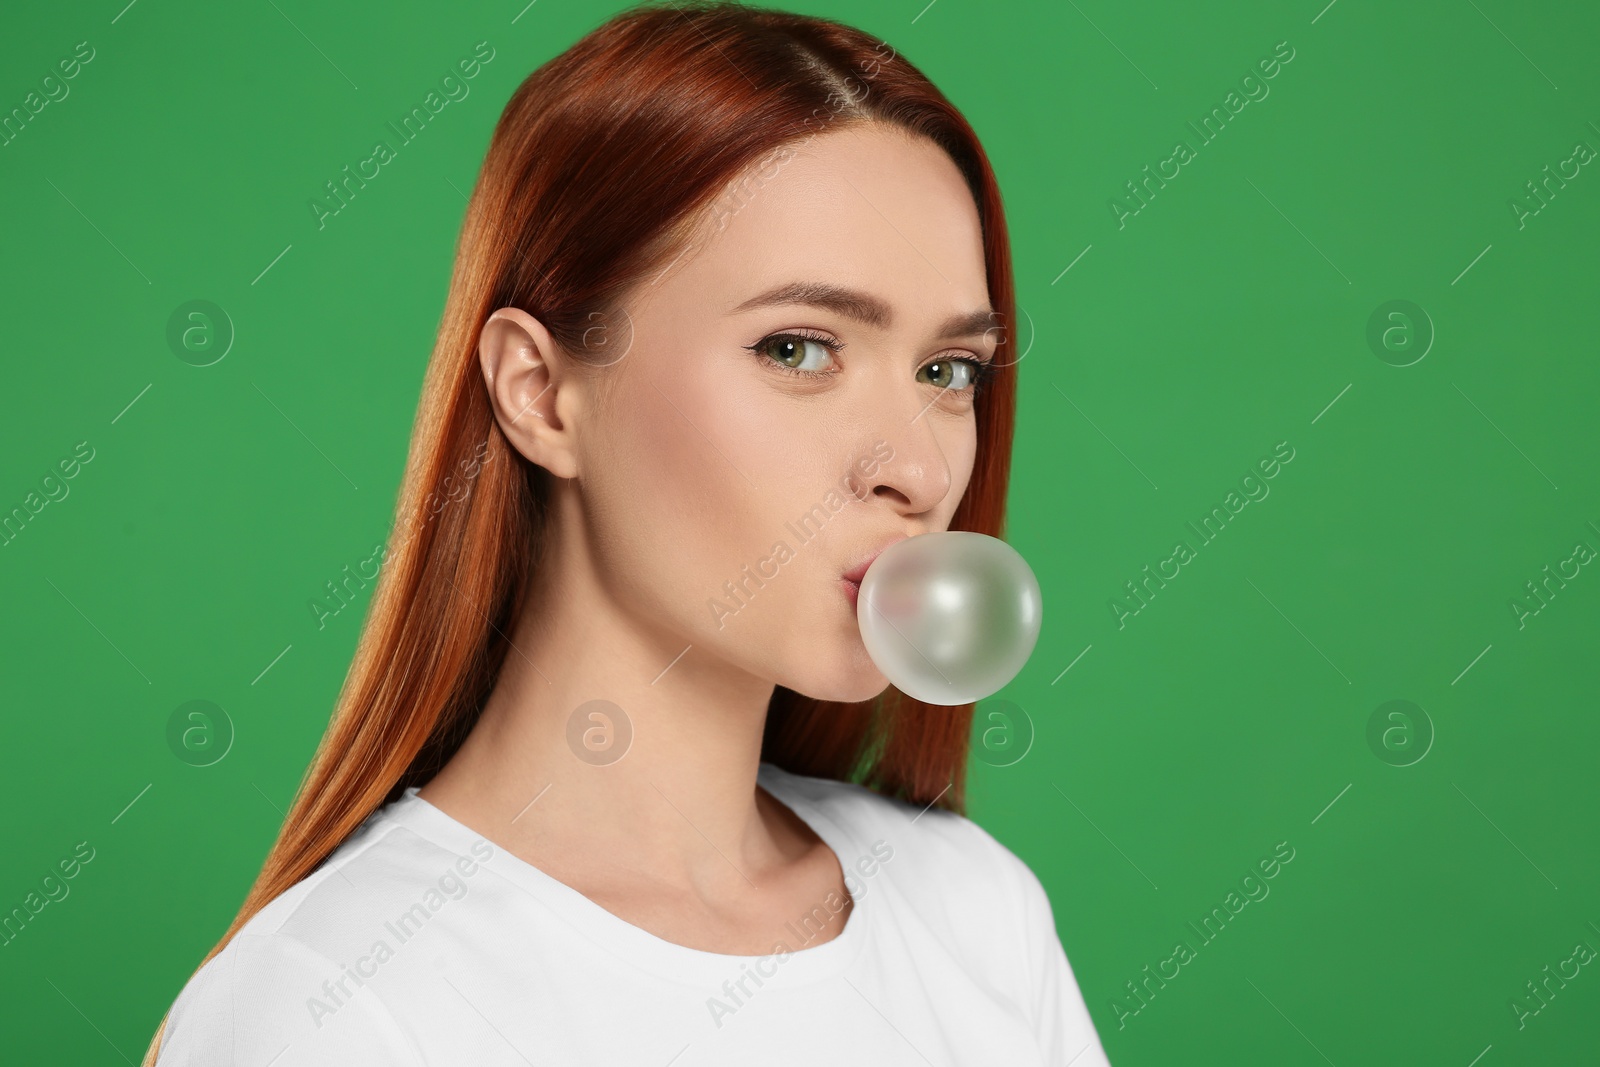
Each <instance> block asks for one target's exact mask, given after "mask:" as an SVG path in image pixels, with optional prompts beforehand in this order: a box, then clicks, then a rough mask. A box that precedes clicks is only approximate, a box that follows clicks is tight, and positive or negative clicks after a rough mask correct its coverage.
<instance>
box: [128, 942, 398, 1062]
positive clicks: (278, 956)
mask: <svg viewBox="0 0 1600 1067" xmlns="http://www.w3.org/2000/svg"><path fill="white" fill-rule="evenodd" d="M269 1063H270V1064H271V1065H272V1067H334V1065H338V1067H380V1065H381V1067H390V1065H406V1067H423V1064H422V1060H421V1058H420V1057H419V1056H418V1055H417V1053H416V1051H415V1049H414V1048H413V1047H412V1046H411V1044H410V1043H409V1042H408V1041H407V1040H406V1038H405V1036H404V1033H403V1032H402V1030H401V1028H400V1026H399V1024H398V1023H397V1022H396V1021H395V1019H394V1016H393V1015H391V1014H390V1013H389V1010H388V1008H386V1007H385V1006H384V1004H383V1002H382V1001H381V1000H380V999H379V998H378V995H377V993H376V991H375V990H373V989H371V988H364V987H362V986H361V985H360V984H359V982H358V981H357V980H356V979H353V978H352V977H351V976H350V972H349V970H348V969H347V968H344V967H341V966H340V965H339V964H337V963H335V962H333V961H332V960H329V959H328V958H327V957H325V956H323V955H321V954H320V953H318V952H316V951H314V950H313V949H311V948H310V947H309V946H307V945H305V944H303V943H302V942H300V941H297V940H295V939H294V938H291V937H286V936H283V935H256V934H238V935H235V937H234V938H233V940H232V941H230V942H229V943H228V945H227V947H226V948H224V949H223V950H222V951H221V952H219V953H217V955H216V956H214V957H212V958H211V959H210V960H208V961H207V962H206V965H205V966H204V967H202V968H201V969H200V971H199V972H198V973H196V974H195V975H194V976H193V977H192V978H190V979H189V982H188V984H187V985H185V986H184V987H183V991H182V992H181V993H179V995H178V998H177V1000H176V1001H174V1002H173V1005H172V1010H171V1011H170V1012H169V1013H168V1015H167V1023H166V1028H165V1030H164V1031H163V1033H162V1038H161V1049H160V1052H159V1054H158V1056H157V1058H156V1067H227V1065H232V1067H267V1065H268V1064H269Z"/></svg>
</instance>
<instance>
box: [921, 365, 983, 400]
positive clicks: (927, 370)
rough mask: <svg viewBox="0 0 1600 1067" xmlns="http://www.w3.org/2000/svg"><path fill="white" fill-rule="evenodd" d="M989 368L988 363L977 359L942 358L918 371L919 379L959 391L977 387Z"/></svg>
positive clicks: (942, 387)
mask: <svg viewBox="0 0 1600 1067" xmlns="http://www.w3.org/2000/svg"><path fill="white" fill-rule="evenodd" d="M988 370H989V365H988V363H985V362H982V361H979V360H976V359H941V360H938V361H936V362H933V363H929V364H927V365H925V366H924V367H922V369H920V370H919V371H917V380H918V381H919V382H926V383H927V384H929V385H937V386H939V387H940V388H941V389H946V390H949V391H950V392H952V393H959V392H962V391H964V390H966V389H968V388H973V387H976V386H977V384H978V383H979V381H981V380H982V379H983V377H984V375H985V373H986V372H987V371H988Z"/></svg>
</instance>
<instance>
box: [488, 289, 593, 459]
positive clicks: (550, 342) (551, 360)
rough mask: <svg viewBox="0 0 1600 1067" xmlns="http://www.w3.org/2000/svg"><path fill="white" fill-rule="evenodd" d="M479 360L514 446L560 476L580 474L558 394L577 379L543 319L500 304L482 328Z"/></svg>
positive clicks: (501, 422)
mask: <svg viewBox="0 0 1600 1067" xmlns="http://www.w3.org/2000/svg"><path fill="white" fill-rule="evenodd" d="M478 363H479V366H480V368H481V369H482V371H483V380H484V385H485V387H486V388H487V390H488V397H489V405H490V408H491V410H492V411H493V413H494V418H495V422H496V423H498V424H499V426H500V432H501V433H502V434H504V435H505V438H506V440H507V441H508V442H509V443H510V444H511V447H513V448H515V449H516V450H517V451H518V452H519V453H520V454H521V455H522V456H523V457H524V458H526V459H527V460H529V461H530V462H532V463H536V464H538V465H539V466H541V467H544V468H545V469H546V470H548V471H550V473H551V474H554V475H556V476H557V477H560V478H572V477H576V476H577V462H576V455H575V451H574V448H573V440H572V434H571V429H570V427H569V426H568V425H567V424H566V423H565V422H564V421H563V420H562V419H561V418H560V417H559V416H558V415H557V413H556V398H557V396H558V395H560V394H561V393H562V392H563V391H564V390H567V389H570V388H572V383H571V382H570V381H569V380H568V379H567V377H566V375H565V370H566V367H565V364H564V362H563V359H562V355H561V352H560V349H559V347H558V346H557V345H556V344H555V341H554V339H553V338H552V337H551V336H550V332H549V331H548V330H546V329H545V327H544V324H543V323H541V322H539V320H538V319H536V318H534V317H533V316H532V315H529V314H528V313H527V312H525V311H523V310H521V309H520V308H500V309H498V310H496V311H495V312H494V313H493V314H491V315H490V316H489V318H488V320H487V321H486V322H485V323H484V325H483V329H482V330H481V331H480V332H479V335H478ZM569 399H570V398H569ZM563 406H564V407H569V406H570V405H569V404H564V405H563Z"/></svg>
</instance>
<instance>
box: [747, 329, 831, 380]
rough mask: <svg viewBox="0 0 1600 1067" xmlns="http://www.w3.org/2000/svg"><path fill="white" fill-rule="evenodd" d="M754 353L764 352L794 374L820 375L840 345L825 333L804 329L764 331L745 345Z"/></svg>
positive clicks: (827, 366)
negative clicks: (763, 334) (825, 335)
mask: <svg viewBox="0 0 1600 1067" xmlns="http://www.w3.org/2000/svg"><path fill="white" fill-rule="evenodd" d="M745 347H746V348H748V349H749V350H750V351H752V352H754V353H755V354H756V355H757V356H766V357H768V358H770V359H771V360H772V361H773V362H774V363H776V364H778V368H779V369H780V370H785V371H789V372H790V373H794V374H806V375H822V374H827V373H829V368H830V367H831V366H832V365H833V362H834V360H833V354H834V353H835V352H837V351H839V349H841V348H843V347H844V345H843V344H842V343H840V342H838V341H835V340H832V339H831V338H828V337H823V336H820V335H816V334H812V333H809V332H807V331H804V330H790V331H785V332H783V333H773V334H768V335H767V336H765V337H763V338H762V339H761V340H759V341H757V342H756V343H755V344H753V345H746V346H745Z"/></svg>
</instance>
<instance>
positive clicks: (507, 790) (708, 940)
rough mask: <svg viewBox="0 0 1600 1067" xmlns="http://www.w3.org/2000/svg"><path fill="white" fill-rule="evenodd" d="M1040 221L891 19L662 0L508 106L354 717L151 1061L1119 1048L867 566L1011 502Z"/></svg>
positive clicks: (962, 712)
mask: <svg viewBox="0 0 1600 1067" xmlns="http://www.w3.org/2000/svg"><path fill="white" fill-rule="evenodd" d="M1009 257H1010V248H1009V244H1008V240H1007V236H1006V226H1005V219H1004V216H1003V214H1002V211H1001V200H1000V193H999V190H998V188H997V186H996V182H995V177H994V174H993V172H992V170H991V168H990V165H989V163H988V160H987V158H986V157H985V155H984V152H983V149H982V148H981V146H980V145H979V142H978V140H977V137H976V135H975V134H974V133H973V131H972V130H971V128H970V127H969V126H968V124H967V123H966V121H965V120H964V119H963V118H962V117H961V115H960V114H959V113H958V112H957V111H956V110H955V108H954V107H952V106H951V105H950V103H949V102H948V101H947V100H945V98H944V97H943V96H942V95H941V94H940V93H939V91H938V90H937V89H935V88H934V86H933V85H931V84H930V83H929V82H928V81H927V79H926V78H925V77H924V76H923V75H922V74H921V73H920V72H919V71H918V70H916V69H915V68H914V67H913V66H912V65H911V64H910V63H908V62H907V61H906V60H905V59H904V58H902V57H900V56H898V55H897V54H896V53H895V51H894V49H893V48H892V47H890V46H889V45H887V44H885V43H883V42H880V41H877V40H874V39H873V38H871V37H869V36H867V35H865V34H863V33H861V32H859V31H857V30H854V29H851V28H849V27H847V26H843V25H839V24H837V23H834V22H829V21H823V20H819V19H814V18H805V17H800V16H797V15H791V14H786V13H781V12H776V11H766V10H759V9H752V8H746V7H742V6H738V5H733V4H720V3H716V4H713V3H696V4H683V5H681V6H679V5H674V6H671V7H657V8H650V7H645V8H636V9H632V10H630V11H627V12H624V13H623V14H621V15H618V16H617V17H615V18H613V19H611V20H610V21H608V22H607V23H605V24H604V25H603V26H601V27H599V28H598V29H596V30H595V31H593V32H592V33H590V34H589V35H588V36H586V37H584V38H583V39H582V40H581V41H579V42H578V43H577V44H576V45H574V46H573V47H572V48H571V49H570V50H568V51H567V52H565V53H564V54H562V55H560V56H558V57H556V58H555V59H553V60H551V61H550V62H549V63H547V64H546V65H545V66H543V67H542V68H540V69H539V70H537V71H535V72H534V73H533V74H532V75H531V76H530V77H529V78H528V79H527V80H526V81H525V82H524V83H523V84H522V85H521V87H520V88H519V89H518V90H517V91H516V93H515V95H514V96H513V97H512V99H511V101H510V103H509V104H508V105H507V107H506V109H505V112H504V114H503V115H502V116H501V118H500V121H499V123H498V125H497V126H496V128H495V131H494V136H493V139H492V142H491V144H490V147H489V151H488V155H487V158H486V159H485V161H484V164H483V169H482V172H481V174H480V176H479V179H478V184H477V187H476V190H475V192H474V195H473V197H472V200H471V204H470V206H469V207H468V209H467V217H466V222H465V225H464V230H463V233H462V236H461V241H460V246H459V251H458V255H457V260H456V265H455V273H454V277H453V279H452V282H451V287H450V292H449V297H448V301H447V304H446V307H445V312H444V320H443V323H442V326H441V328H440V331H439V338H438V344H437V347H436V349H435V351H434V354H433V359H432V362H431V364H430V366H429V368H428V373H427V380H426V383H425V386H424V391H423V397H422V401H421V405H420V409H419V413H418V416H417V422H416V426H415V430H414V433H413V437H412V445H411V456H410V462H409V465H408V467H407V470H406V474H405V479H404V483H403V486H402V492H401V500H400V503H399V508H398V511H397V517H396V523H395V533H396V536H395V538H394V540H393V542H392V543H391V544H390V546H389V548H388V549H387V550H386V552H385V553H384V556H383V564H382V574H381V578H380V580H379V583H378V587H377V589H376V592H375V597H374V602H373V605H372V609H371V613H370V617H369V618H368V620H367V622H366V626H365V629H364V631H363V633H362V637H361V641H360V645H359V649H358V651H357V654H356V658H355V662H354V664H353V666H352V667H351V670H350V674H349V677H348V679H347V682H346V684H345V687H344V690H343V692H342V693H341V695H340V699H339V704H338V708H337V711H336V714H335V715H334V717H333V720H332V723H331V725H330V727H329V730H328V733H327V735H326V737H325V739H324V741H323V743H322V746H321V748H320V749H319V751H318V752H317V755H316V759H315V762H314V764H313V766H312V767H311V770H310V772H309V774H308V775H307V777H306V780H305V782H304V785H303V787H302V789H301V791H300V794H299V795H298V796H297V798H296V800H295V802H294V805H293V808H292V810H291V811H290V812H289V815H288V818H287V820H286V821H285V823H284V825H283V828H282V832H281V834H280V836H279V838H278V840H277V843H276V844H275V846H274V847H273V849H272V852H271V854H270V855H269V856H268V857H267V860H266V864H265V867H264V869H263V870H262V872H261V875H260V877H259V878H258V880H257V881H256V883H255V885H254V887H253V889H252V891H251V893H250V895H249V897H248V899H247V900H246V901H245V903H244V906H243V907H242V908H241V910H240V912H239V915H238V917H237V918H236V919H235V920H234V922H233V925H232V926H231V927H230V928H229V929H228V931H227V932H226V933H225V934H224V936H223V938H222V940H221V942H220V943H219V944H218V945H217V947H216V948H214V949H213V950H212V952H211V954H210V955H209V956H208V957H207V959H206V960H205V961H203V964H202V966H201V968H200V970H199V971H198V972H196V974H195V975H194V976H193V977H192V978H191V979H190V980H189V982H188V984H187V985H186V986H185V987H184V988H183V990H182V992H181V993H180V995H179V996H178V997H177V1000H176V1001H175V1003H174V1004H173V1006H172V1009H171V1011H170V1012H169V1013H168V1015H167V1017H166V1019H165V1020H164V1022H163V1025H162V1030H161V1031H160V1032H158V1034H157V1036H156V1041H155V1042H154V1043H153V1044H152V1046H151V1049H150V1053H149V1054H148V1055H147V1057H146V1059H145V1063H146V1065H150V1064H157V1063H159V1064H163V1065H165V1064H190V1063H193V1064H207V1065H215V1064H230V1063H232V1064H240V1065H247V1067H267V1065H268V1064H271V1065H273V1067H289V1065H291V1064H338V1065H341V1067H352V1065H366V1064H410V1065H422V1064H431V1065H441V1064H470V1065H473V1067H481V1065H484V1064H502V1063H504V1064H577V1063H594V1064H639V1065H651V1067H654V1065H660V1067H666V1065H667V1064H676V1065H680V1067H687V1065H689V1064H732V1063H740V1064H745V1063H761V1064H769V1065H770V1064H808V1065H814V1064H819V1063H872V1064H879V1065H882V1064H918V1065H926V1064H940V1065H944V1064H973V1063H1004V1064H1007V1065H1008V1067H1026V1065H1041V1067H1042V1065H1046V1064H1049V1065H1053V1067H1054V1065H1063V1064H1069V1063H1071V1064H1074V1065H1076V1067H1090V1065H1105V1064H1106V1062H1107V1061H1106V1057H1105V1053H1104V1051H1103V1050H1102V1048H1101V1045H1100V1043H1099V1041H1098V1040H1097V1038H1096V1035H1095V1031H1094V1028H1093V1026H1092V1023H1091V1021H1090V1018H1089V1015H1088V1012H1087V1010H1086V1008H1085V1006H1084V1002H1083V998H1082V995H1081V993H1080V991H1079V988H1078V985H1077V983H1076V981H1075V979H1074V977H1073V972H1072V970H1071V968H1070V967H1069V965H1068V962H1067V959H1066V956H1065V954H1064V953H1063V951H1062V947H1061V942H1060V941H1059V939H1058V937H1057V933H1056V928H1055V925H1054V922H1053V919H1052V914H1051V908H1050V903H1049V901H1048V899H1047V898H1046V896H1045V893H1044V891H1043V888H1042V887H1041V885H1040V883H1039V881H1038V879H1037V878H1036V877H1035V876H1034V875H1033V873H1032V872H1031V871H1030V870H1029V869H1028V868H1027V867H1026V866H1025V865H1024V864H1023V863H1022V862H1021V861H1020V860H1019V859H1018V858H1017V857H1016V856H1015V855H1014V854H1012V853H1011V852H1010V851H1009V850H1007V849H1006V848H1005V847H1003V846H1002V845H1000V844H999V843H998V842H997V841H996V840H995V839H994V838H993V837H991V836H990V835H989V834H988V833H986V832H985V831H984V830H982V829H981V828H980V827H978V826H977V825H976V824H975V823H973V822H971V821H969V820H968V819H967V818H965V816H964V815H963V814H962V812H963V810H964V800H963V785H964V779H965V776H964V761H965V758H966V752H967V739H968V733H969V729H970V721H971V714H972V708H971V706H970V705H967V706H964V707H960V708H949V707H936V706H931V705H926V704H919V703H917V702H916V701H913V700H910V699H908V698H906V697H905V696H904V695H903V694H900V693H898V692H897V691H895V690H893V689H892V688H890V687H889V686H888V684H887V680H886V679H885V678H884V676H883V675H882V674H881V673H880V672H879V671H878V669H877V668H876V667H875V666H874V664H873V662H872V661H871V659H870V658H869V657H868V656H867V654H866V651H865V649H864V647H863V644H862V641H861V637H860V633H859V630H858V627H857V622H856V611H855V598H856V591H857V587H858V583H859V581H860V578H861V576H862V574H863V572H864V571H865V569H866V566H867V565H868V564H869V563H870V562H871V561H872V559H873V558H874V556H875V555H876V554H877V553H878V552H879V551H881V550H882V549H883V548H884V547H886V546H887V545H889V544H892V543H893V542H895V541H896V540H899V539H901V538H905V537H910V536H915V535H917V534H921V533H925V532H930V531H939V530H946V529H955V530H975V531H979V532H982V533H988V534H991V535H994V536H998V535H999V534H1000V532H1001V525H1002V516H1003V506H1004V500H1005V490H1006V479H1007V475H1008V471H1009V462H1010V438H1011V432H1012V418H1013V408H1014V401H1015V388H1016V368H1015V364H1016V360H1017V358H1018V354H1017V353H1016V351H1015V348H1014V345H1015V338H1014V337H1012V336H1011V334H1010V332H1009V331H1008V330H1007V329H1006V328H1005V324H1007V323H1009V322H1011V321H1012V317H1013V307H1014V299H1013V292H1012V276H1011V264H1010V258H1009Z"/></svg>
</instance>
